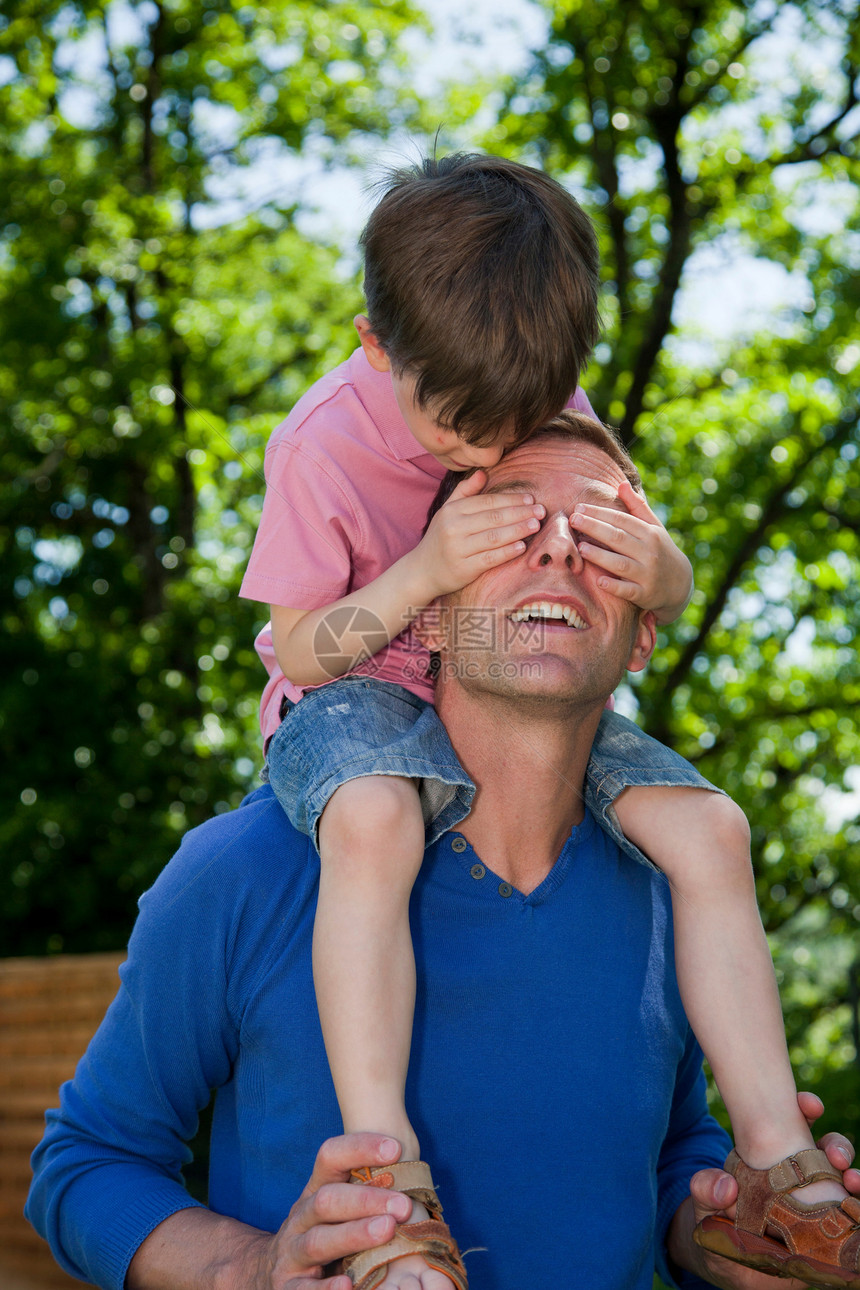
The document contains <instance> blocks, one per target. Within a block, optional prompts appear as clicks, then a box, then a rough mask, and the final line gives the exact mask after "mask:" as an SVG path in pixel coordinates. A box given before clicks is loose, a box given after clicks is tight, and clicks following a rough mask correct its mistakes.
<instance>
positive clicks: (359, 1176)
mask: <svg viewBox="0 0 860 1290" xmlns="http://www.w3.org/2000/svg"><path fill="white" fill-rule="evenodd" d="M350 1182H353V1183H361V1184H363V1185H364V1186H365V1187H385V1188H387V1189H388V1190H390V1191H402V1192H403V1193H404V1195H406V1196H408V1197H409V1198H410V1200H417V1201H418V1203H419V1204H420V1205H423V1206H424V1208H425V1209H426V1210H427V1212H428V1214H429V1215H430V1217H431V1218H432V1219H436V1220H438V1219H441V1217H442V1206H441V1205H440V1203H439V1197H438V1196H437V1195H436V1188H435V1187H434V1186H433V1178H432V1175H431V1173H430V1166H429V1165H428V1164H427V1163H426V1161H424V1160H398V1161H397V1163H396V1164H393V1165H370V1166H368V1167H367V1168H365V1169H353V1170H352V1173H351V1174H350Z"/></svg>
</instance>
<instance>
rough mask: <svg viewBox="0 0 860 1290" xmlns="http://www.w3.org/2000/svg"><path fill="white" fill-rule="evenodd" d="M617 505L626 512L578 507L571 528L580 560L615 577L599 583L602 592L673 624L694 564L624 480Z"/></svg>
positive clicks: (687, 595)
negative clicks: (606, 592) (617, 597)
mask: <svg viewBox="0 0 860 1290" xmlns="http://www.w3.org/2000/svg"><path fill="white" fill-rule="evenodd" d="M618 500H619V501H620V502H623V503H624V505H625V506H626V507H627V510H626V511H618V510H616V509H615V508H614V507H612V506H590V505H587V504H585V503H580V504H579V505H578V506H577V507H576V509H575V510H574V512H573V514H572V515H571V517H570V524H571V528H573V529H574V531H575V533H576V534H577V546H578V548H579V551H580V554H581V555H582V557H583V559H585V560H590V561H591V563H592V564H596V565H597V566H598V567H599V568H601V569H605V570H606V573H607V575H611V576H607V577H606V578H601V580H600V583H599V585H600V586H601V587H603V588H604V590H606V591H611V592H612V594H613V595H614V596H619V597H620V598H621V599H622V600H629V601H631V602H632V604H634V605H638V606H639V608H640V609H651V610H653V612H654V614H655V615H656V618H657V622H658V623H673V622H674V621H675V619H676V618H680V616H681V614H682V613H683V612H684V610H685V609H686V608H687V605H688V603H689V600H690V596H691V595H692V592H693V571H692V568H691V566H690V561H689V560H688V559H687V557H686V556H685V555H684V553H683V551H681V550H679V548H678V547H677V546H676V545H675V543H674V542H673V541H672V539H671V538H670V536H669V534H668V532H667V531H666V529H665V527H664V526H663V524H661V522H660V520H659V519H658V518H657V516H656V515H655V514H654V512H653V511H652V510H651V507H650V506H649V505H648V503H647V502H646V500H645V498H644V497H643V496H642V494H641V493H637V492H636V490H635V489H634V488H633V487H632V485H631V484H629V483H628V482H627V481H626V480H625V481H624V483H623V484H621V486H620V487H619V489H618ZM580 535H581V537H582V538H584V539H585V540H584V541H582V540H581V538H580Z"/></svg>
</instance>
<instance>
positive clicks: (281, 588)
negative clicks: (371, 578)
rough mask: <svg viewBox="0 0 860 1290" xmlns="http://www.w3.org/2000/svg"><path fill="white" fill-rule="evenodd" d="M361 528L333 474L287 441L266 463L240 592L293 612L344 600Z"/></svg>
mask: <svg viewBox="0 0 860 1290" xmlns="http://www.w3.org/2000/svg"><path fill="white" fill-rule="evenodd" d="M358 529H359V525H358V522H357V520H356V517H355V514H354V512H353V508H352V506H351V504H350V501H349V499H348V497H347V496H346V494H345V493H344V491H343V489H342V488H341V487H340V485H339V484H338V483H337V481H336V480H335V479H334V478H333V477H332V475H331V473H330V472H329V471H328V470H326V468H325V466H324V465H323V464H322V463H321V462H319V461H317V460H315V458H314V457H312V456H311V455H310V454H309V453H307V452H306V451H304V450H302V449H301V448H297V447H295V446H294V445H293V444H291V443H290V442H289V441H287V440H284V439H282V440H281V441H280V442H279V443H278V444H277V445H276V446H275V448H274V449H273V450H272V451H271V453H270V455H269V456H268V457H267V459H266V496H265V499H264V501H263V514H262V516H261V519H260V527H259V529H258V530H257V537H256V540H255V542H254V549H253V551H252V552H251V558H250V560H249V561H248V568H247V571H246V573H245V577H244V579H243V581H242V586H241V589H240V593H239V594H240V595H241V596H243V597H244V598H245V599H246V600H259V601H262V602H263V603H264V604H269V605H285V606H287V607H288V608H290V609H315V608H317V607H318V606H320V605H327V604H330V603H331V602H332V601H334V600H340V598H341V597H342V596H345V595H346V594H347V593H348V592H349V590H350V589H351V588H350V583H351V574H352V565H353V547H354V544H355V541H356V537H357V534H358Z"/></svg>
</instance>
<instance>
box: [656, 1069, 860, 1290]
mask: <svg viewBox="0 0 860 1290" xmlns="http://www.w3.org/2000/svg"><path fill="white" fill-rule="evenodd" d="M797 1102H798V1105H799V1107H800V1109H801V1111H802V1112H803V1114H804V1115H805V1117H806V1119H807V1121H808V1123H809V1124H810V1125H812V1124H814V1123H815V1121H816V1120H817V1119H818V1118H819V1116H820V1115H821V1114H822V1113H823V1111H824V1106H823V1104H822V1102H821V1099H820V1098H818V1097H816V1096H815V1094H814V1093H798V1095H797ZM818 1146H819V1147H821V1148H822V1150H823V1151H825V1152H826V1153H827V1159H828V1160H829V1161H830V1163H831V1164H832V1165H833V1167H834V1168H835V1169H838V1170H840V1172H841V1173H842V1184H843V1186H844V1187H845V1189H846V1191H850V1192H854V1193H855V1194H858V1195H860V1171H858V1170H857V1169H852V1168H850V1166H851V1164H852V1162H853V1160H854V1148H853V1147H852V1145H851V1143H850V1142H849V1141H848V1139H847V1138H846V1137H843V1135H842V1134H841V1133H826V1134H825V1135H824V1137H823V1138H821V1140H820V1141H819V1143H818ZM737 1194H738V1185H737V1183H736V1181H735V1179H734V1178H733V1177H732V1176H731V1174H727V1173H725V1172H724V1171H723V1170H722V1169H700V1170H699V1172H698V1173H697V1174H694V1175H693V1177H692V1178H691V1179H690V1196H689V1198H688V1199H687V1200H685V1201H684V1203H683V1205H681V1206H680V1208H679V1209H678V1210H677V1212H676V1213H675V1216H674V1218H673V1219H672V1223H671V1226H670V1228H669V1236H668V1241H667V1245H668V1252H669V1257H670V1259H671V1260H672V1262H673V1263H675V1264H677V1265H678V1267H682V1268H686V1269H687V1270H688V1271H690V1272H695V1273H696V1274H697V1275H698V1276H700V1277H701V1278H702V1280H703V1281H708V1282H710V1283H711V1285H715V1286H720V1287H721V1288H722V1290H773V1287H774V1278H773V1277H772V1276H768V1275H766V1274H765V1273H763V1272H756V1271H755V1270H754V1269H753V1268H747V1267H744V1266H743V1264H741V1263H732V1262H731V1261H730V1260H728V1259H723V1258H720V1256H719V1255H717V1254H711V1253H710V1252H709V1251H708V1250H703V1249H702V1248H701V1246H699V1245H696V1244H695V1243H694V1241H693V1228H694V1227H695V1225H696V1224H697V1223H700V1222H701V1221H702V1219H703V1218H706V1217H707V1216H708V1215H709V1214H725V1215H726V1216H727V1217H728V1218H734V1216H735V1208H736V1206H735V1201H736V1200H737ZM779 1285H780V1287H784V1290H804V1287H805V1285H806V1283H805V1282H803V1281H798V1280H796V1279H795V1278H793V1277H791V1278H780V1280H779Z"/></svg>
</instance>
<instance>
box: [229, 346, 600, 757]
mask: <svg viewBox="0 0 860 1290" xmlns="http://www.w3.org/2000/svg"><path fill="white" fill-rule="evenodd" d="M570 406H571V407H575V408H576V409H577V410H578V411H580V412H585V413H587V414H588V415H589V416H593V415H594V413H593V412H592V410H591V406H590V404H589V402H588V399H587V398H586V397H585V395H584V394H583V392H582V390H579V389H577V391H576V393H575V394H574V396H573V398H572V400H571V404H570ZM265 472H266V497H265V501H264V503H263V514H262V517H261V519H260V527H259V529H258V531H257V537H256V540H255V542H254V549H253V551H252V552H251V559H250V561H249V563H248V569H247V572H246V574H245V577H244V580H243V582H242V587H241V591H240V594H241V595H242V596H243V597H245V598H246V599H248V600H260V601H263V602H264V603H265V604H269V605H285V606H288V607H289V608H291V609H317V608H319V607H320V606H321V605H330V604H333V603H334V602H335V601H337V600H340V599H341V598H342V597H343V596H346V595H348V594H349V593H350V592H351V591H356V590H358V589H359V588H360V587H364V586H366V585H367V584H368V583H369V582H373V581H374V579H375V578H378V577H379V575H380V574H381V573H383V572H384V571H385V570H386V569H388V568H389V567H390V566H391V565H392V564H394V563H395V561H396V560H399V559H400V557H401V556H403V555H405V554H406V552H407V551H411V550H412V549H413V548H414V547H415V546H416V545H417V544H418V540H419V538H420V535H421V530H422V529H423V527H424V524H425V521H426V518H427V510H428V508H429V506H430V503H431V502H432V500H433V498H434V497H435V495H436V491H437V489H438V487H439V481H440V480H441V479H442V478H443V476H444V475H445V467H444V466H442V465H441V464H440V463H439V462H438V461H437V460H436V458H435V457H433V456H431V455H430V454H429V453H427V452H425V451H424V449H423V448H422V447H421V446H420V444H418V443H417V441H416V440H415V439H414V438H413V437H412V434H411V432H410V430H409V427H408V426H407V425H406V422H405V421H404V420H403V417H402V416H401V414H400V409H399V408H398V406H397V402H396V400H395V398H394V389H393V387H392V384H391V377H390V376H389V375H388V373H387V372H382V373H380V372H376V371H374V369H373V368H372V367H371V366H370V364H369V363H368V361H367V359H366V357H365V355H364V351H363V350H362V349H361V348H359V349H357V350H356V351H355V353H354V354H353V355H352V356H351V357H350V358H348V359H347V361H346V362H345V363H342V364H341V365H340V367H336V368H335V369H334V371H332V372H329V373H328V375H326V376H324V377H322V379H321V380H319V381H317V383H316V384H315V385H313V386H311V388H310V390H308V392H307V394H305V395H304V396H303V398H301V399H300V400H299V402H298V403H297V404H296V406H295V407H294V408H293V410H292V412H291V413H290V415H289V416H288V417H287V419H286V421H282V422H281V424H280V425H279V426H278V427H277V429H276V430H275V431H274V433H273V434H272V437H271V439H270V440H269V442H268V445H267V447H266V461H265ZM416 608H417V606H416ZM355 626H356V627H357V626H358V624H355ZM254 643H255V646H256V649H257V653H258V654H259V655H260V658H261V659H262V660H263V663H264V665H265V667H266V671H267V672H268V673H269V681H268V684H267V685H266V688H265V689H264V691H263V698H262V702H261V706H260V726H261V728H262V732H263V742H264V744H265V743H267V742H268V740H269V739H270V738H271V736H272V735H273V734H274V732H275V731H276V730H277V728H278V726H279V724H280V706H281V699H282V697H283V696H284V695H286V696H287V697H288V698H289V699H293V700H297V699H300V698H301V696H302V694H303V693H304V692H305V690H307V689H309V688H311V687H309V686H305V687H303V688H299V687H297V686H295V685H293V684H292V683H291V682H290V681H289V680H288V679H287V678H286V677H285V676H284V674H283V672H282V671H281V669H280V668H279V666H278V662H277V659H276V658H275V651H274V649H273V647H272V632H271V624H270V623H267V625H266V626H265V627H264V628H263V630H262V631H261V632H260V634H259V636H258V637H257V639H256V641H255V642H254ZM427 660H428V655H427V652H426V650H424V649H423V647H422V646H420V645H419V644H418V642H417V640H416V638H415V636H414V635H413V633H412V631H411V630H410V629H408V628H407V629H406V630H405V631H404V632H401V634H400V635H399V636H396V637H395V638H394V640H393V641H391V643H390V644H389V645H388V646H387V647H386V648H385V649H383V650H381V651H380V652H379V653H378V654H375V655H374V656H373V658H369V659H367V660H366V661H365V662H364V663H361V664H359V666H358V667H357V668H355V672H354V673H352V674H351V675H355V674H366V675H370V676H375V677H377V678H379V679H380V680H383V681H392V682H394V684H396V685H404V686H405V687H406V688H407V689H409V690H411V691H412V693H413V694H417V695H418V696H419V697H420V698H422V699H427V700H428V701H430V702H432V700H433V688H432V685H431V684H430V683H429V682H428V681H427V680H426V679H425V674H426V664H427Z"/></svg>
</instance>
